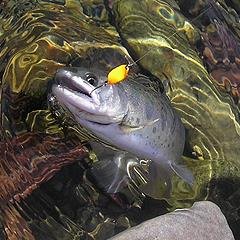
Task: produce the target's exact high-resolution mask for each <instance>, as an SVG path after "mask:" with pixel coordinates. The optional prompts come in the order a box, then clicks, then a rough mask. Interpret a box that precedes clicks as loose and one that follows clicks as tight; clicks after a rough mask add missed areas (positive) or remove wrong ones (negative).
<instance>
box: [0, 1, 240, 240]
mask: <svg viewBox="0 0 240 240" xmlns="http://www.w3.org/2000/svg"><path fill="white" fill-rule="evenodd" d="M167 2H168V3H169V4H171V6H172V7H175V8H177V3H176V2H174V1H167ZM178 3H179V6H180V7H181V11H182V12H183V13H184V14H185V16H187V17H188V18H189V19H193V18H194V17H195V16H197V15H198V14H199V13H200V12H201V9H202V8H203V6H198V4H197V3H198V1H191V4H189V5H188V6H186V4H185V1H178ZM117 4H118V8H117V9H118V10H116V7H114V5H113V14H114V16H116V18H115V17H114V16H111V14H110V15H109V14H108V12H107V10H106V8H105V6H104V4H103V1H90V0H89V1H77V0H76V1H74V0H71V1H70V0H69V1H26V0H22V1H2V2H1V5H0V13H1V20H0V36H1V37H0V47H1V49H0V62H1V66H0V71H1V89H2V91H1V123H2V124H1V135H0V137H1V142H0V156H1V157H0V163H1V165H0V177H1V181H2V184H1V186H0V205H1V228H0V230H1V234H2V235H1V237H2V238H1V239H4V238H6V239H7V238H8V239H20V237H23V238H24V239H74V237H75V238H78V239H107V238H108V237H111V236H113V235H115V234H116V233H118V232H120V231H123V230H125V229H127V228H128V227H129V226H134V225H136V224H138V223H140V222H142V221H144V220H146V219H149V218H152V217H155V216H159V215H161V214H164V213H166V212H168V211H172V210H173V209H175V208H178V207H181V208H182V207H189V206H191V205H192V203H193V202H194V201H197V200H203V199H209V200H212V201H213V202H215V203H217V204H218V205H219V206H220V207H221V209H222V211H223V212H224V214H225V216H226V217H227V220H228V222H229V224H230V227H231V228H232V230H233V232H234V233H235V236H236V239H237V238H238V236H239V235H240V233H239V224H240V223H239V221H240V220H239V219H240V202H239V199H240V198H239V195H240V192H239V159H238V156H239V153H238V151H239V149H238V148H239V147H238V146H239V144H238V141H239V116H238V115H239V109H238V97H239V94H238V80H239V79H238V71H239V70H238V64H239V62H238V57H239V55H238V54H239V53H238V51H237V50H236V49H238V48H237V46H238V42H239V40H238V39H239V35H238V34H239V30H238V29H239V25H238V24H235V25H234V26H235V27H234V29H230V28H229V27H227V26H228V25H224V26H223V25H219V24H221V23H222V22H225V24H230V23H232V22H234V21H235V22H237V18H238V15H237V13H236V14H235V13H234V12H233V11H232V12H231V17H229V16H228V15H227V14H226V11H225V10H224V8H225V9H227V8H229V7H230V6H227V5H226V6H225V5H224V4H223V3H222V4H223V5H222V7H221V8H220V9H221V14H222V15H219V13H218V12H217V13H216V11H215V12H214V11H213V10H212V11H208V12H206V14H205V15H204V16H203V17H202V18H199V20H198V22H196V23H195V24H196V25H197V26H198V29H201V30H202V31H203V32H204V34H205V35H203V36H205V38H204V41H200V35H199V33H198V31H197V30H196V29H197V28H196V27H195V28H194V27H192V25H191V24H189V25H188V24H187V25H186V21H185V18H183V17H182V15H181V14H178V13H176V12H175V13H174V14H172V15H171V14H170V15H169V9H168V8H167V7H166V6H165V5H161V4H160V2H158V1H156V2H155V3H151V1H149V2H148V3H146V4H149V6H148V8H147V9H149V11H150V15H149V13H148V12H147V11H146V8H145V7H144V6H141V5H139V4H137V5H136V4H135V1H131V2H130V3H129V1H121V2H118V3H117ZM128 4H129V5H128ZM227 4H229V3H228V2H227ZM143 5H144V4H143ZM125 6H128V7H127V8H126V7H125ZM130 6H131V7H130ZM109 7H110V8H111V7H112V5H111V4H110V5H109ZM231 7H235V6H234V5H232V6H231ZM141 8H142V9H145V10H141ZM139 9H140V10H141V11H139ZM159 9H160V10H159ZM203 9H204V8H203ZM158 10H159V11H158ZM128 11H130V12H128ZM131 11H132V12H131ZM134 11H136V14H135V17H132V14H133V13H134ZM236 11H238V9H236ZM159 13H160V14H159ZM125 14H126V15H127V16H128V17H129V18H128V19H130V20H129V22H127V21H125V18H124V16H125ZM138 15H139V17H137V16H138ZM226 16H228V17H226ZM158 18H160V19H161V20H162V21H159V20H157V19H158ZM212 18H213V19H215V18H217V19H218V20H219V23H218V24H217V25H214V23H211V21H210V20H209V19H212ZM141 19H145V21H144V24H145V26H144V28H142V24H143V23H142V22H141ZM235 22H234V23H235ZM110 23H112V24H116V25H117V28H118V31H120V32H121V37H122V40H121V41H119V39H120V37H119V35H118V33H117V31H116V29H115V27H113V26H112V25H111V24H110ZM176 23H178V24H176ZM219 26H220V28H221V29H225V28H226V29H227V30H226V29H225V30H226V31H227V33H228V34H227V35H228V36H230V37H229V38H230V39H227V38H226V35H225V34H224V33H222V32H221V34H220V33H219V31H218V28H217V27H219ZM228 29H230V30H228ZM176 30H177V31H179V32H178V34H175V35H174V36H172V37H171V38H170V39H168V40H167V41H166V40H164V39H166V38H168V37H169V36H171V35H172V34H173V33H174V32H176ZM229 31H230V32H229ZM231 34H234V37H233V36H232V35H231ZM219 39H220V40H221V41H222V42H221V41H220V43H219ZM226 39H227V40H226ZM223 43H225V45H224V44H223ZM121 44H123V45H124V46H125V47H126V48H128V51H129V53H130V54H131V56H132V57H133V58H134V59H135V60H136V59H138V58H139V57H141V56H142V55H143V54H144V53H146V52H147V51H149V49H153V51H149V55H148V56H146V57H144V58H143V59H142V60H141V61H140V62H139V66H141V68H142V70H143V71H144V72H145V74H153V75H155V76H157V77H159V79H163V80H164V81H163V84H164V85H165V87H166V91H167V94H168V96H169V98H170V99H171V101H172V104H173V106H174V107H175V108H176V109H177V111H178V112H179V114H180V115H181V118H182V120H183V123H184V125H185V127H186V129H187V141H186V147H185V151H184V156H183V161H184V162H185V163H186V164H187V165H188V166H189V167H190V168H191V169H192V170H193V172H194V175H195V177H196V184H195V185H194V187H193V188H190V187H189V186H188V185H187V184H185V183H184V182H183V181H181V180H180V179H179V178H178V177H176V176H174V178H173V190H172V193H171V196H170V197H169V198H168V199H167V201H164V200H155V199H153V198H150V197H147V196H143V195H142V194H141V193H140V192H139V191H138V190H136V189H135V188H131V187H130V188H126V189H125V190H124V191H123V192H121V193H119V194H115V195H108V194H106V193H103V192H102V191H101V189H99V188H98V185H97V182H96V181H95V180H94V179H93V178H92V177H91V175H90V174H89V170H88V169H89V168H90V167H94V166H95V164H96V162H95V161H96V160H94V157H92V158H91V159H89V158H88V157H87V153H88V151H89V150H88V149H87V147H88V145H87V144H86V137H87V136H85V135H84V136H83V135H82V134H80V133H79V129H78V126H76V125H75V124H74V122H72V121H71V120H70V119H68V118H65V116H62V113H61V112H60V113H59V115H60V116H57V117H56V113H57V112H55V115H53V114H52V112H51V111H50V110H49V108H48V104H47V94H48V91H49V86H50V84H51V80H52V78H53V76H54V74H55V72H56V70H57V69H59V68H61V67H64V66H78V65H81V64H88V65H89V66H94V65H96V64H97V65H98V66H99V68H100V67H101V68H107V69H111V67H114V66H116V65H118V64H121V63H122V62H123V61H125V58H124V55H125V54H126V53H127V51H126V49H125V48H123V47H122V45H121ZM226 44H227V45H226ZM226 48H227V51H225V50H226ZM222 49H224V51H222ZM207 50H208V51H207ZM209 50H210V51H209ZM222 52H223V54H225V55H221V54H222ZM210 53H212V54H213V55H211V54H210ZM199 55H200V56H203V60H204V64H205V65H203V63H202V60H201V59H200V58H199ZM212 56H213V57H212ZM163 59H164V61H163ZM216 59H217V63H215V60H216ZM226 59H227V60H226ZM159 69H161V70H159ZM207 71H208V72H209V74H210V75H209V74H208V72H207ZM223 72H224V74H225V79H228V80H222V78H219V76H222V75H223ZM214 79H215V81H214ZM81 142H82V143H81ZM92 156H94V154H93V155H92ZM158 195H159V196H160V197H161V191H159V192H158Z"/></svg>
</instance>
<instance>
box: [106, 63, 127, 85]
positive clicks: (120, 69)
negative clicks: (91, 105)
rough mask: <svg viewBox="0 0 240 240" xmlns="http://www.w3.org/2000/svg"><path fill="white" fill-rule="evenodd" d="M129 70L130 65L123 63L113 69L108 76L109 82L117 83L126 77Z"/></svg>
mask: <svg viewBox="0 0 240 240" xmlns="http://www.w3.org/2000/svg"><path fill="white" fill-rule="evenodd" d="M128 72H129V65H126V64H122V65H119V66H117V67H115V68H114V69H112V70H111V71H110V72H109V73H108V76H107V83H108V84H116V83H119V82H121V81H123V80H125V79H126V77H127V76H128Z"/></svg>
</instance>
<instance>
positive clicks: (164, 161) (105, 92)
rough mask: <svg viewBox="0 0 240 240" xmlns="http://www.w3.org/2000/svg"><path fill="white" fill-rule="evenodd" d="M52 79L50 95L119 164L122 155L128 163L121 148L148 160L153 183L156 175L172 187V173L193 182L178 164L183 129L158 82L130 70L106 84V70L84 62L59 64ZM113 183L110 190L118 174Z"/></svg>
mask: <svg viewBox="0 0 240 240" xmlns="http://www.w3.org/2000/svg"><path fill="white" fill-rule="evenodd" d="M54 81H55V82H54V84H53V85H52V93H51V94H52V95H53V96H54V97H55V98H56V99H57V101H58V104H60V105H61V106H62V107H63V108H64V109H65V110H66V111H67V112H68V113H69V114H70V115H71V116H72V118H73V119H74V121H76V123H77V124H79V125H80V126H81V127H83V128H84V129H87V130H88V131H89V132H90V133H91V134H92V135H93V136H95V137H96V139H99V140H100V141H102V143H104V144H106V145H108V146H112V147H114V148H115V149H118V150H119V151H120V152H121V154H120V155H118V156H117V159H118V160H117V161H118V163H117V165H118V166H120V164H119V162H121V159H124V158H125V160H124V161H125V162H126V157H124V156H123V157H120V156H122V154H123V153H124V152H125V153H126V154H128V155H127V156H129V158H131V159H134V160H132V161H131V162H134V164H135V163H136V159H143V160H150V162H151V164H150V167H149V176H150V178H151V179H152V182H154V181H156V179H157V178H160V179H161V180H162V181H163V182H164V183H165V184H166V186H167V187H168V188H169V189H170V188H171V176H172V174H173V173H176V174H177V175H178V176H180V177H181V178H182V179H183V180H184V181H185V182H187V183H189V184H190V185H192V184H193V182H194V176H193V174H192V172H191V171H190V170H189V169H188V168H187V167H186V166H184V165H183V164H181V156H182V154H183V150H184V144H185V129H184V126H183V123H182V121H181V119H180V117H179V116H178V114H177V112H176V111H175V109H174V108H173V107H172V105H171V102H170V100H169V99H168V97H167V96H166V94H165V92H164V91H163V90H162V85H161V84H160V81H159V82H157V81H152V79H151V78H149V77H148V76H145V75H143V74H140V73H132V74H128V75H127V76H126V79H125V80H124V81H120V82H118V83H116V84H107V83H106V82H107V77H106V73H105V72H103V71H100V70H98V69H97V68H91V69H89V68H84V67H70V68H63V69H60V70H58V71H57V73H56V75H55V79H54ZM129 154H130V155H129ZM125 156H126V155H125ZM125 165H126V166H127V165H128V164H125ZM113 169H114V168H113ZM103 172H104V171H103ZM113 175H115V176H118V178H119V174H113ZM120 175H121V176H122V174H120ZM114 182H115V183H116V184H114V186H117V187H115V189H114V187H113V186H112V187H110V188H109V189H108V192H116V191H118V190H119V184H117V183H119V182H121V181H120V178H119V179H117V180H116V179H115V180H114ZM122 182H124V181H122ZM150 182H151V181H150Z"/></svg>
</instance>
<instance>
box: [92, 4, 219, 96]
mask: <svg viewBox="0 0 240 240" xmlns="http://www.w3.org/2000/svg"><path fill="white" fill-rule="evenodd" d="M209 4H210V6H209V7H207V8H206V9H205V10H204V11H203V12H201V13H200V14H199V15H198V16H197V17H195V18H194V19H192V20H191V21H189V23H193V22H194V21H196V20H197V19H198V18H200V17H201V16H202V15H203V14H205V13H206V12H207V11H208V10H209V9H211V8H214V4H216V2H215V1H210V2H209ZM177 33H178V31H177V30H176V31H175V32H174V33H173V34H171V35H170V36H169V37H167V38H165V40H169V39H171V38H172V37H173V36H175V35H176V34H177ZM153 49H154V47H151V48H150V49H149V50H147V51H146V52H145V53H144V54H143V55H142V56H141V57H140V58H138V59H137V60H136V61H134V62H131V63H130V62H129V60H128V58H127V56H125V58H126V60H127V61H128V64H123V65H119V66H117V67H115V68H113V69H112V70H111V71H110V72H109V73H108V76H107V81H105V82H104V83H103V84H102V85H100V86H98V87H96V88H95V89H93V90H92V91H91V93H90V95H91V94H92V92H93V91H95V90H96V89H98V88H100V87H102V86H105V85H106V84H110V85H112V84H116V83H118V82H121V81H123V80H125V79H126V77H127V76H128V72H129V70H130V68H131V67H132V66H133V65H134V64H136V63H138V62H139V61H141V60H142V59H143V58H144V57H146V56H147V55H148V54H149V53H150V52H151V51H152V50H153Z"/></svg>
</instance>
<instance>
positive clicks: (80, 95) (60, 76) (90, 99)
mask: <svg viewBox="0 0 240 240" xmlns="http://www.w3.org/2000/svg"><path fill="white" fill-rule="evenodd" d="M95 88H96V87H95V86H93V85H91V84H90V83H89V82H88V81H86V80H85V79H83V78H81V77H80V76H78V75H77V73H75V72H74V71H72V70H71V71H69V70H65V69H60V70H58V71H57V73H56V75H55V84H53V86H52V93H53V95H54V96H55V97H56V98H57V100H58V101H59V103H60V104H63V105H65V106H66V107H67V108H69V110H70V111H71V112H74V113H76V111H77V112H82V111H86V112H88V113H90V114H97V113H100V112H99V106H100V101H99V96H98V94H97V92H96V91H93V90H94V89H95Z"/></svg>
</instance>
